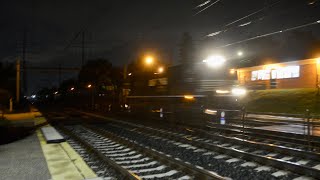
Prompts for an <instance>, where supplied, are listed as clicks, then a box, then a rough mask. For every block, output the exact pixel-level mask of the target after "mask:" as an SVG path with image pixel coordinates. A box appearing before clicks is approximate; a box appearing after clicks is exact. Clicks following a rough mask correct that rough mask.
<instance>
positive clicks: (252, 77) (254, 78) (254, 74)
mask: <svg viewBox="0 0 320 180" xmlns="http://www.w3.org/2000/svg"><path fill="white" fill-rule="evenodd" d="M255 80H258V71H252V73H251V81H255Z"/></svg>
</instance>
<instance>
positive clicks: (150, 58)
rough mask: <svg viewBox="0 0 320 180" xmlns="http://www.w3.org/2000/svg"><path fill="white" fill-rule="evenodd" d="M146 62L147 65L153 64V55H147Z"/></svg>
mask: <svg viewBox="0 0 320 180" xmlns="http://www.w3.org/2000/svg"><path fill="white" fill-rule="evenodd" d="M145 63H146V64H147V65H151V64H152V63H153V57H152V56H147V57H146V59H145Z"/></svg>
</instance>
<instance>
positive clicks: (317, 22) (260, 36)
mask: <svg viewBox="0 0 320 180" xmlns="http://www.w3.org/2000/svg"><path fill="white" fill-rule="evenodd" d="M316 24H320V20H317V21H314V22H311V23H307V24H302V25H299V26H295V27H291V28H287V29H284V30H279V31H275V32H271V33H267V34H262V35H258V36H255V37H251V38H248V39H245V40H241V41H237V42H233V43H230V44H226V45H223V46H219V47H216V48H225V47H228V46H233V45H235V44H240V43H243V42H248V41H252V40H255V39H259V38H263V37H267V36H272V35H275V34H280V33H284V32H288V31H292V30H296V29H300V28H304V27H308V26H312V25H316Z"/></svg>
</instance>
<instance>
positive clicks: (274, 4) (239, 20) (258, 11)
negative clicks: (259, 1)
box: [224, 0, 282, 26]
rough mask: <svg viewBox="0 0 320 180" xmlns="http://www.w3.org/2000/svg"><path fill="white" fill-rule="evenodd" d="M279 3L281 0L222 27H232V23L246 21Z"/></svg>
mask: <svg viewBox="0 0 320 180" xmlns="http://www.w3.org/2000/svg"><path fill="white" fill-rule="evenodd" d="M281 1H282V0H278V1H276V2H274V3H272V4H270V5H268V6H264V7H263V8H261V9H259V10H257V11H255V12H252V13H250V14H248V15H245V16H243V17H241V18H239V19H237V20H235V21H232V22H230V23H228V24H226V25H224V26H230V25H232V24H234V23H237V22H239V21H241V20H243V19H247V18H248V17H251V16H253V15H255V14H258V13H260V12H262V11H264V10H265V9H267V8H271V7H273V6H275V5H276V4H278V3H280V2H281Z"/></svg>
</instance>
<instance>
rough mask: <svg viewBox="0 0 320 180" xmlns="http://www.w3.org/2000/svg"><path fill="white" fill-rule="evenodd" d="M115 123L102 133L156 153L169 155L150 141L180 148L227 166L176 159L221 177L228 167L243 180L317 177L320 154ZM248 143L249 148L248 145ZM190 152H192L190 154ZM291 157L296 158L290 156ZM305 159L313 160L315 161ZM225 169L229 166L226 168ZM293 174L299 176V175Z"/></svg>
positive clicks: (181, 157) (188, 158)
mask: <svg viewBox="0 0 320 180" xmlns="http://www.w3.org/2000/svg"><path fill="white" fill-rule="evenodd" d="M117 123H119V122H113V123H112V124H108V126H105V127H104V128H103V129H101V130H104V131H110V132H112V133H115V134H117V135H119V136H123V137H124V138H128V139H132V140H134V141H137V142H138V143H142V144H148V146H150V148H155V149H157V150H158V151H163V152H165V153H170V151H168V150H165V149H163V148H162V149H161V148H159V146H157V145H156V144H157V143H156V144H154V143H153V144H152V141H153V142H155V141H159V142H161V144H166V146H168V147H170V149H180V151H181V152H183V154H184V155H186V154H188V152H186V151H183V149H184V150H189V154H191V156H198V158H197V159H198V160H199V161H203V157H204V156H206V157H208V155H209V156H210V158H209V159H210V160H211V161H208V162H212V163H213V164H214V165H215V166H216V165H218V164H219V163H221V164H223V163H224V164H226V166H224V168H225V170H221V169H220V171H219V168H218V169H217V168H216V167H210V166H208V165H206V164H203V163H202V164H199V163H197V162H191V161H190V157H184V156H183V155H182V156H178V157H179V158H180V159H182V160H184V161H187V162H189V163H195V164H196V165H197V164H198V166H200V167H201V168H204V169H208V170H213V171H215V172H217V173H219V174H221V175H223V176H228V175H227V174H226V172H225V171H226V170H227V171H228V170H229V171H230V167H232V169H233V171H235V172H236V173H233V172H229V175H231V176H228V177H231V178H234V179H243V176H244V175H241V173H238V172H237V170H236V169H240V170H239V171H240V172H241V171H242V173H243V172H244V174H245V177H246V178H245V179H247V178H249V179H250V176H251V177H252V178H254V179H259V178H261V177H263V179H270V178H271V179H272V178H276V176H278V175H281V174H286V173H287V172H286V171H291V172H293V173H289V174H287V177H288V179H293V178H297V177H301V176H303V175H306V176H309V177H316V178H318V177H320V170H319V169H320V163H319V161H318V160H319V154H312V156H311V153H307V154H308V155H306V154H304V152H302V151H299V150H295V149H291V150H290V152H289V153H284V152H285V151H288V149H286V148H285V147H280V146H279V147H275V146H274V145H273V146H270V147H268V148H267V145H265V147H264V148H260V149H255V148H257V147H259V146H261V145H262V144H255V145H254V146H253V145H252V144H254V142H246V143H245V144H242V145H240V144H239V143H231V142H228V143H226V142H225V143H223V144H222V143H221V142H223V141H218V139H212V138H211V139H209V138H207V139H206V138H203V137H198V136H191V135H190V134H187V133H182V132H179V133H176V132H172V131H168V130H163V129H154V128H150V127H146V126H139V125H134V124H130V123H125V122H123V123H122V124H118V125H117ZM139 136H140V137H139ZM137 137H139V138H137ZM220 139H221V138H220ZM238 141H239V140H238ZM150 143H151V145H150ZM250 143H251V145H249V144H250ZM169 144H170V145H169ZM173 146H175V147H173ZM190 150H192V151H193V153H192V151H190ZM275 152H276V153H275ZM281 153H283V154H281ZM172 155H173V156H176V155H175V154H172ZM288 155H289V156H288ZM292 155H293V156H297V157H291V156H292ZM300 157H301V158H300ZM306 158H313V159H315V158H316V160H313V159H306ZM191 159H192V158H191ZM214 159H215V160H214ZM214 161H216V162H217V164H215V163H214ZM235 164H236V165H235ZM260 164H261V165H260ZM227 166H230V167H229V168H228V167H227ZM246 166H249V167H254V168H249V169H247V170H244V169H245V168H244V167H246ZM220 167H221V166H220ZM231 171H232V170H231ZM246 171H247V172H246ZM294 173H299V174H300V175H298V174H294ZM248 174H249V177H248Z"/></svg>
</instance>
